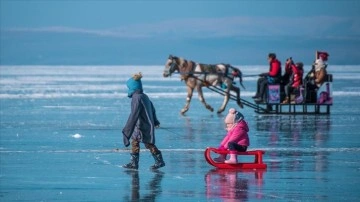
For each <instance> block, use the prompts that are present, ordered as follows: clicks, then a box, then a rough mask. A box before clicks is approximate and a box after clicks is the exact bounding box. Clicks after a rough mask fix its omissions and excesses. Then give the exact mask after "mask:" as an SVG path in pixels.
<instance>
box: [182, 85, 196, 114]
mask: <svg viewBox="0 0 360 202" xmlns="http://www.w3.org/2000/svg"><path fill="white" fill-rule="evenodd" d="M193 91H194V88H191V87H189V86H188V87H187V97H186V104H185V106H184V108H182V110H181V114H182V115H184V114H185V113H186V112H187V111H188V110H189V107H190V102H191V98H192V95H193Z"/></svg>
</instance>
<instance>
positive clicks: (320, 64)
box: [314, 59, 326, 72]
mask: <svg viewBox="0 0 360 202" xmlns="http://www.w3.org/2000/svg"><path fill="white" fill-rule="evenodd" d="M314 65H315V71H316V72H317V71H320V69H322V68H325V67H326V66H325V63H324V61H323V60H322V59H317V60H315V64H314Z"/></svg>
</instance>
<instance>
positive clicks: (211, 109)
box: [206, 107, 214, 112]
mask: <svg viewBox="0 0 360 202" xmlns="http://www.w3.org/2000/svg"><path fill="white" fill-rule="evenodd" d="M206 109H208V110H209V111H211V112H213V111H214V108H212V107H206Z"/></svg>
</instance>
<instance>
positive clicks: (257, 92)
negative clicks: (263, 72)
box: [252, 77, 266, 98]
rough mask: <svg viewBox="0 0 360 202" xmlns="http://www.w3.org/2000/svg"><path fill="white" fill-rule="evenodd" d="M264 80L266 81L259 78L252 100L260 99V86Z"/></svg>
mask: <svg viewBox="0 0 360 202" xmlns="http://www.w3.org/2000/svg"><path fill="white" fill-rule="evenodd" d="M264 79H266V78H265V77H260V78H259V79H258V80H257V86H256V93H255V96H253V97H252V98H258V97H260V86H261V83H262V82H263V81H264Z"/></svg>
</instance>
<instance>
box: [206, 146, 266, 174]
mask: <svg viewBox="0 0 360 202" xmlns="http://www.w3.org/2000/svg"><path fill="white" fill-rule="evenodd" d="M211 152H214V153H216V154H229V151H228V150H218V149H216V148H213V147H208V148H206V150H205V152H204V155H205V159H206V161H207V162H208V163H209V164H210V165H212V166H214V167H216V168H225V169H266V167H267V166H266V164H265V163H263V160H262V155H263V154H264V153H265V151H263V150H254V151H246V152H236V154H237V155H238V156H241V155H254V157H255V159H254V162H238V163H237V164H227V163H224V162H222V163H221V162H216V161H214V160H213V159H212V157H211Z"/></svg>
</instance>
